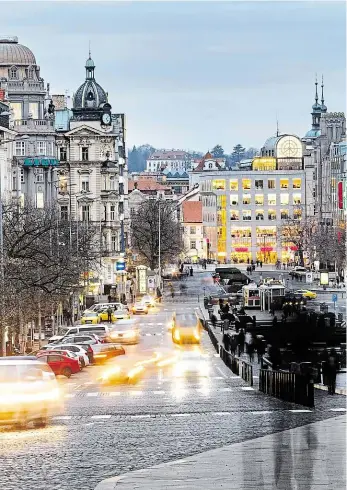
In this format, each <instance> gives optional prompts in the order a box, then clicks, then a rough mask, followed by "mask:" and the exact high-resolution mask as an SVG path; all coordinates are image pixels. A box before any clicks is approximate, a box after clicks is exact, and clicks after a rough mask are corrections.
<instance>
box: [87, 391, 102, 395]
mask: <svg viewBox="0 0 347 490" xmlns="http://www.w3.org/2000/svg"><path fill="white" fill-rule="evenodd" d="M98 394H99V392H98V391H93V392H92V393H86V395H87V396H98Z"/></svg>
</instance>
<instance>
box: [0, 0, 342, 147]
mask: <svg viewBox="0 0 347 490" xmlns="http://www.w3.org/2000/svg"><path fill="white" fill-rule="evenodd" d="M345 20H346V7H345V3H344V2H334V1H331V0H329V1H327V2H321V1H309V2H301V1H293V2H284V1H278V2H273V1H268V2H262V1H256V2H248V1H246V0H244V1H240V2H236V1H235V2H234V1H226V2H217V1H211V2H207V1H203V2H199V1H192V2H149V3H147V2H91V1H89V2H77V1H76V2H48V1H46V2H32V1H26V2H16V5H15V4H14V2H13V1H11V2H1V21H0V24H1V30H2V31H3V33H4V34H8V35H17V36H18V37H19V42H20V43H22V44H24V45H26V46H28V47H29V48H30V49H31V50H32V51H33V52H34V54H35V56H36V60H37V63H38V64H39V65H40V66H41V74H42V76H43V78H44V79H45V81H46V82H50V84H51V88H52V92H53V93H65V91H66V90H69V92H70V93H73V92H74V91H75V90H76V89H77V88H78V86H79V85H80V84H81V83H82V82H83V80H84V77H85V70H84V63H85V60H86V58H87V57H88V45H89V40H90V42H91V50H92V58H93V59H94V62H95V64H96V80H97V81H98V82H99V83H100V84H101V85H102V86H103V87H104V89H105V90H106V91H108V93H109V101H110V103H111V104H112V107H113V110H114V111H115V112H125V113H126V115H127V127H128V133H127V138H128V144H129V146H131V145H133V144H136V145H140V144H142V143H150V144H152V145H153V146H155V147H162V148H183V149H196V150H201V151H205V150H207V149H208V148H211V147H213V146H214V145H215V144H217V143H219V144H222V145H223V147H224V148H225V150H227V151H230V150H232V147H233V146H234V145H235V144H236V143H241V144H243V145H244V146H246V147H249V146H256V147H261V146H262V144H263V142H264V141H265V139H266V138H267V137H269V136H271V135H272V134H274V133H275V131H276V118H278V120H279V127H280V131H282V132H289V133H295V134H298V135H300V136H302V135H303V134H304V133H305V132H306V131H307V130H308V129H310V127H311V116H310V111H311V105H312V103H313V102H314V80H315V73H316V72H317V73H318V76H319V77H321V74H322V73H324V80H325V102H326V105H327V106H328V110H329V111H344V109H345V102H346V75H345V67H346V40H345Z"/></svg>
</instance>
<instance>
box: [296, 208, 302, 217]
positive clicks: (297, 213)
mask: <svg viewBox="0 0 347 490" xmlns="http://www.w3.org/2000/svg"><path fill="white" fill-rule="evenodd" d="M301 217H302V213H301V209H294V219H301Z"/></svg>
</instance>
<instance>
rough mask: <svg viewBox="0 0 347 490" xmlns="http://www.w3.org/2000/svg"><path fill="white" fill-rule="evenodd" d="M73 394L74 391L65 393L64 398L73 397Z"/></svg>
mask: <svg viewBox="0 0 347 490" xmlns="http://www.w3.org/2000/svg"><path fill="white" fill-rule="evenodd" d="M75 396H76V395H75V394H74V393H65V395H64V398H74V397H75Z"/></svg>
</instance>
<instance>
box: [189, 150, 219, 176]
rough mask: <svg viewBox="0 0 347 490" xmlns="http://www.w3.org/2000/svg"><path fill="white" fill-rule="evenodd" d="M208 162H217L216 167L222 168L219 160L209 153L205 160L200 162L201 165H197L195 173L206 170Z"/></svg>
mask: <svg viewBox="0 0 347 490" xmlns="http://www.w3.org/2000/svg"><path fill="white" fill-rule="evenodd" d="M206 160H213V161H214V162H216V167H217V168H220V165H219V163H218V160H219V159H218V158H213V156H212V155H211V153H210V152H209V151H208V152H207V153H206V155H205V156H204V157H203V159H202V160H201V161H200V163H199V165H197V166H196V167H195V169H194V170H193V172H202V171H203V170H204V165H205V162H206Z"/></svg>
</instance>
